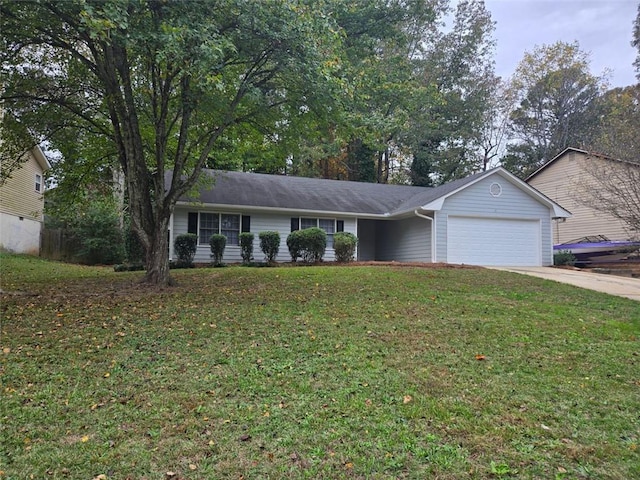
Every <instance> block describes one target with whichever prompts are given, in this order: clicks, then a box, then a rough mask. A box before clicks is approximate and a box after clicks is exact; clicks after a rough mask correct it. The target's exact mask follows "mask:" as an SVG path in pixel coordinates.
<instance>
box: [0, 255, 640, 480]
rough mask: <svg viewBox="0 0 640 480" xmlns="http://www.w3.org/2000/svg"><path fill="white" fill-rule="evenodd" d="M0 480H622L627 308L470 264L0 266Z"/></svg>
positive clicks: (639, 459) (629, 349)
mask: <svg viewBox="0 0 640 480" xmlns="http://www.w3.org/2000/svg"><path fill="white" fill-rule="evenodd" d="M0 268H1V273H2V282H1V288H2V291H3V294H2V299H1V300H2V317H1V322H2V323H1V337H0V344H1V348H2V353H1V354H0V359H1V361H2V364H1V370H0V373H1V375H2V385H1V389H2V391H1V395H2V396H1V402H2V406H1V407H2V408H1V411H0V471H2V473H1V474H0V478H2V479H4V478H7V479H8V478H16V479H22V478H25V479H26V478H37V479H42V478H60V479H63V478H70V479H94V478H97V477H99V478H102V479H127V478H130V479H141V478H146V479H168V478H175V479H215V478H221V479H222V478H225V479H226V478H231V479H240V478H244V479H256V478H262V479H267V478H268V479H280V478H295V479H297V478H326V479H334V478H362V479H365V478H367V479H379V478H389V479H391V478H415V479H419V478H420V479H424V478H438V479H460V478H474V479H484V478H542V479H576V478H594V479H595V478H597V479H603V478H609V479H630V478H640V449H639V448H638V442H639V441H640V418H639V417H638V415H639V412H640V342H639V338H640V304H639V303H638V302H634V301H632V300H627V299H623V298H616V297H612V296H608V295H605V294H600V293H596V292H591V291H586V290H581V289H577V288H574V287H570V286H567V285H560V284H557V283H553V282H549V281H545V280H541V279H536V278H530V277H525V276H523V275H518V274H511V273H508V272H499V271H494V270H485V269H479V268H478V269H471V268H468V269H449V268H417V267H393V266H359V267H333V266H326V267H289V268H243V267H229V268H223V269H192V270H180V271H174V272H173V275H174V276H175V277H176V279H177V280H178V282H179V286H178V287H175V288H171V289H161V290H154V289H149V288H146V287H142V286H140V285H138V284H137V280H138V279H139V278H140V277H141V274H140V272H137V273H114V272H113V271H112V270H111V269H108V268H95V267H79V266H72V265H65V264H61V263H55V262H46V261H42V260H39V259H33V258H28V257H20V256H9V255H6V254H3V255H2V256H0Z"/></svg>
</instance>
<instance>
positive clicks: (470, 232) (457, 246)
mask: <svg viewBox="0 0 640 480" xmlns="http://www.w3.org/2000/svg"><path fill="white" fill-rule="evenodd" d="M540 253H541V252H540V222H539V221H537V220H517V219H503V218H471V217H449V219H448V222H447V262H448V263H464V264H467V265H488V266H501V265H502V266H527V267H528V266H540V265H542V260H541V255H540Z"/></svg>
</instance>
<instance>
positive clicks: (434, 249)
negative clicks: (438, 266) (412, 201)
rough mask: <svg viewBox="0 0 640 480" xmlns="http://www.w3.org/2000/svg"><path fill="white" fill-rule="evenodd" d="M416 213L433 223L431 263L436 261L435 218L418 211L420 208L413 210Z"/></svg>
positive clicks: (417, 215)
mask: <svg viewBox="0 0 640 480" xmlns="http://www.w3.org/2000/svg"><path fill="white" fill-rule="evenodd" d="M413 213H414V215H415V216H416V217H420V218H424V219H425V220H429V222H430V223H431V263H435V261H436V239H435V238H434V237H435V235H434V234H433V233H434V232H433V228H434V226H433V218H431V217H427V216H426V215H423V214H421V213H418V210H414V211H413Z"/></svg>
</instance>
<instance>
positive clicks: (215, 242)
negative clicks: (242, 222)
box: [209, 233, 227, 267]
mask: <svg viewBox="0 0 640 480" xmlns="http://www.w3.org/2000/svg"><path fill="white" fill-rule="evenodd" d="M209 246H210V247H211V260H212V261H213V265H214V266H216V267H219V266H220V265H222V256H223V255H224V248H225V247H226V246H227V237H225V236H224V235H221V234H219V233H216V234H215V235H211V238H210V239H209Z"/></svg>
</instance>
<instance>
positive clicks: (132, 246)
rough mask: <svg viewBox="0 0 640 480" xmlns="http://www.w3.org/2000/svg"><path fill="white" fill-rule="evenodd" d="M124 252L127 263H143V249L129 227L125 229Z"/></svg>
mask: <svg viewBox="0 0 640 480" xmlns="http://www.w3.org/2000/svg"><path fill="white" fill-rule="evenodd" d="M124 250H125V258H126V260H127V263H129V264H132V265H134V264H136V265H137V264H142V263H144V261H145V254H144V247H143V246H142V243H141V242H140V239H139V238H138V235H136V233H135V232H134V231H133V229H132V228H131V226H128V227H125V234H124Z"/></svg>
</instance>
